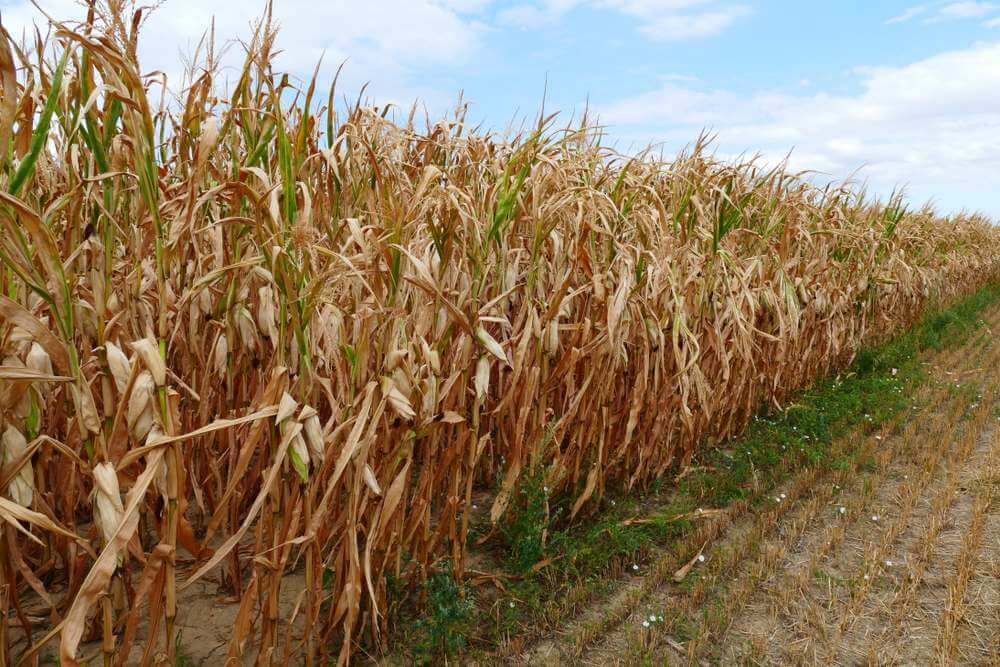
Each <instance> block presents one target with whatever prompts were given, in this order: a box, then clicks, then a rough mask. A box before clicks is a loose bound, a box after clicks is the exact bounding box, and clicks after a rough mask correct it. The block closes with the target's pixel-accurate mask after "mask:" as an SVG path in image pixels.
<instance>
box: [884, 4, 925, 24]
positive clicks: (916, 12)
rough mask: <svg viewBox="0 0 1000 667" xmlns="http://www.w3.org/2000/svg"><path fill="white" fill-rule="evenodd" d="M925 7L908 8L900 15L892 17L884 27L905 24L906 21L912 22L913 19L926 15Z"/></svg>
mask: <svg viewBox="0 0 1000 667" xmlns="http://www.w3.org/2000/svg"><path fill="white" fill-rule="evenodd" d="M926 13H927V6H926V5H917V6H916V7H910V8H908V9H906V10H904V11H903V13H902V14H898V15H896V16H893V17H892V18H891V19H889V20H888V21H886V25H892V24H894V23H906V22H907V21H912V20H913V19H915V18H917V17H919V16H921V15H923V14H926Z"/></svg>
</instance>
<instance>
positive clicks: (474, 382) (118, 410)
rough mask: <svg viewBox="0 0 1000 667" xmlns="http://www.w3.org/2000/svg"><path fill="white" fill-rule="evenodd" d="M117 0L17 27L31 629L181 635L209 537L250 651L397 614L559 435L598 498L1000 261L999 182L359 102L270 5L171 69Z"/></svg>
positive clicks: (300, 657)
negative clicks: (261, 16) (391, 584)
mask: <svg viewBox="0 0 1000 667" xmlns="http://www.w3.org/2000/svg"><path fill="white" fill-rule="evenodd" d="M125 9H126V6H125V5H123V4H122V3H121V1H120V0H108V1H107V3H104V4H101V3H98V6H96V7H94V8H92V9H91V12H90V16H89V18H88V19H87V20H86V21H84V22H83V23H80V24H75V23H74V24H69V23H55V24H53V25H52V29H51V32H50V36H49V38H48V39H43V38H42V37H37V39H35V42H34V43H31V44H26V45H18V44H17V43H15V42H14V41H13V40H11V39H10V38H9V37H5V38H4V39H2V40H0V84H2V93H0V148H2V151H0V152H2V155H0V186H2V187H0V226H2V227H0V229H2V232H0V259H2V268H0V291H2V295H0V360H2V364H0V411H2V412H0V431H2V446H3V456H2V465H3V467H2V479H0V489H2V498H0V517H2V519H3V520H4V521H3V528H2V530H0V573H2V576H3V584H4V588H3V592H2V594H0V605H2V608H0V662H2V663H3V664H12V663H14V662H16V661H17V660H19V659H22V658H23V659H27V660H31V659H33V656H37V655H38V651H39V648H40V647H41V646H42V644H43V642H45V641H49V640H51V639H53V638H58V641H59V643H60V647H59V653H60V657H61V659H62V664H63V665H73V664H77V661H78V660H79V659H80V658H79V654H80V645H81V642H83V641H87V640H95V639H101V640H102V650H103V651H104V653H105V659H106V662H107V663H108V664H111V663H114V664H122V663H123V662H124V661H125V660H126V658H127V657H128V656H130V655H131V656H132V659H135V658H136V657H137V656H138V655H139V654H142V655H144V656H145V659H146V660H152V659H153V657H154V656H155V655H156V654H157V652H160V651H162V652H163V653H165V654H166V656H167V657H168V658H169V659H173V658H174V657H175V656H174V651H175V641H174V637H175V634H176V628H175V621H176V618H177V616H178V615H179V614H184V613H185V610H184V608H183V604H180V605H179V604H178V600H179V599H183V589H184V587H185V586H186V585H188V584H189V583H190V582H192V581H194V580H197V579H199V578H200V577H202V576H203V575H205V574H206V573H212V574H213V576H218V577H219V578H220V579H221V580H222V581H224V582H225V583H226V584H227V585H228V586H229V587H230V588H231V590H232V591H233V592H234V593H236V594H238V595H239V596H241V602H240V605H241V606H240V613H239V615H238V617H237V621H236V624H235V626H234V628H233V635H232V642H231V645H230V648H229V656H230V657H231V658H236V659H240V660H242V659H244V657H249V656H255V655H256V656H259V659H260V660H262V661H264V662H267V661H274V662H279V663H282V664H288V663H290V662H292V663H296V664H298V663H300V662H303V661H304V662H306V663H307V664H316V663H317V661H320V660H321V659H322V660H326V659H338V660H340V661H341V662H344V661H347V660H348V659H349V658H350V656H351V655H352V653H353V651H354V650H356V648H357V646H358V645H359V642H365V643H367V644H368V646H370V647H373V648H375V649H379V648H381V647H383V646H384V642H385V630H386V623H387V610H388V607H389V603H390V600H389V599H388V594H387V583H386V582H387V575H389V574H391V575H392V578H393V579H394V580H395V581H400V582H405V581H411V582H413V581H418V580H420V579H421V578H423V577H426V576H427V571H428V566H429V565H430V564H432V563H433V562H435V561H436V560H437V559H438V558H441V557H446V558H448V560H449V562H451V563H452V565H453V567H454V568H455V574H456V575H457V576H460V577H461V576H462V574H463V557H464V552H465V545H466V543H467V536H468V531H469V524H470V519H469V513H468V512H467V511H466V509H467V508H469V507H470V505H471V502H470V498H471V494H472V492H473V489H474V488H477V487H484V488H492V489H493V491H494V493H495V495H494V497H495V501H494V502H493V505H492V507H491V509H490V512H489V520H490V521H492V522H493V523H494V524H497V523H499V522H503V521H505V510H506V508H507V505H508V503H509V501H510V498H511V494H512V493H513V492H514V491H515V490H516V489H517V488H518V483H519V479H520V478H521V476H522V475H526V474H528V472H529V468H530V469H532V471H533V472H532V474H534V472H537V470H539V468H538V467H537V466H542V468H541V470H543V471H544V472H543V475H544V482H545V484H546V485H547V486H548V487H549V489H550V490H551V493H552V494H553V495H554V496H558V497H562V498H565V499H567V500H566V502H567V509H568V510H569V511H568V512H567V514H572V515H574V516H575V515H578V514H580V513H581V512H586V511H588V510H589V509H590V508H592V507H593V506H594V504H595V502H596V501H597V500H598V499H599V498H600V497H601V495H602V494H603V493H604V491H605V489H606V488H608V487H609V486H610V485H614V486H615V487H617V488H625V489H632V488H636V487H641V486H642V485H644V484H645V483H647V482H649V481H650V480H652V479H654V478H656V477H657V476H658V475H661V474H662V473H664V471H666V470H667V469H668V467H670V466H671V465H675V464H677V463H683V462H684V461H686V460H687V459H688V458H689V457H690V456H691V455H692V453H693V451H694V450H695V448H696V447H697V446H698V445H699V443H704V442H706V441H715V440H719V439H722V438H726V437H729V436H732V435H733V434H735V433H738V432H739V431H740V429H741V428H742V427H743V426H744V425H745V424H746V422H747V420H748V418H749V416H750V415H751V413H752V412H753V411H754V410H756V409H757V407H758V406H760V405H761V404H762V403H766V402H771V401H780V400H781V399H782V397H784V396H786V395H787V394H788V393H789V392H790V391H792V390H794V389H796V388H798V387H801V386H802V385H804V384H805V383H807V382H809V381H810V380H812V379H813V378H816V377H817V375H819V374H821V373H824V372H826V371H828V370H830V369H832V368H836V367H839V366H841V365H843V364H844V363H846V362H847V361H848V360H849V359H851V357H852V355H853V354H854V353H855V351H856V350H857V349H858V347H859V346H860V345H861V344H862V343H864V342H868V341H871V340H872V339H874V338H879V337H883V336H885V335H888V334H890V333H892V332H894V331H898V330H899V329H900V328H902V327H905V326H907V325H908V324H910V323H911V322H913V321H914V319H915V318H916V317H918V315H919V314H920V313H921V311H922V310H923V309H924V308H925V306H926V305H928V304H930V303H937V302H943V301H947V300H949V299H952V298H954V297H956V296H958V295H961V294H964V293H967V292H969V291H971V290H973V289H975V288H977V287H979V286H981V285H983V284H984V283H986V282H987V281H990V280H993V279H995V278H996V277H997V276H998V269H1000V261H998V260H1000V256H998V247H1000V246H998V240H1000V237H998V234H997V231H996V230H995V229H994V228H993V227H992V226H991V224H990V223H989V222H988V221H987V220H985V219H983V218H981V217H977V216H975V215H958V216H952V217H939V216H937V215H936V214H935V213H934V212H933V211H932V210H930V209H929V208H928V209H924V210H913V211H907V210H905V209H904V208H903V206H902V203H901V200H900V199H899V198H893V199H892V200H891V201H889V202H888V203H879V202H877V201H874V200H871V199H869V198H867V197H865V196H863V195H862V194H860V193H859V192H857V191H856V190H852V189H850V188H848V187H846V186H844V187H828V188H825V189H819V188H817V187H815V186H814V185H811V184H810V183H809V182H808V181H807V180H804V179H803V178H801V177H799V176H797V175H794V174H790V173H788V172H787V171H786V170H785V169H784V168H782V167H776V168H765V167H763V166H761V165H760V164H759V163H757V162H755V161H752V160H751V161H743V162H738V163H724V162H720V161H718V160H716V159H715V158H714V157H713V156H712V155H711V154H710V153H709V152H708V151H707V150H706V147H705V146H704V144H703V143H701V142H699V143H698V144H697V145H696V146H695V147H694V148H693V149H692V150H690V151H687V152H685V153H683V154H682V155H680V156H679V157H677V158H676V159H674V160H672V161H663V160H662V159H659V158H657V157H656V156H654V155H651V154H643V155H640V156H638V157H629V156H625V155H621V154H618V153H616V152H615V151H613V150H611V149H609V148H607V147H606V146H603V145H601V140H600V132H599V131H598V130H597V129H596V128H595V127H593V126H592V125H591V124H589V123H588V122H587V121H584V122H582V123H579V124H574V125H571V126H568V127H561V126H558V125H557V124H556V122H557V121H556V119H554V118H540V119H539V120H538V122H537V124H533V125H532V126H531V127H530V128H528V129H525V130H523V131H521V132H517V133H511V134H509V135H506V136H503V137H501V136H496V135H491V134H485V133H483V132H481V131H478V130H475V129H472V128H470V127H468V126H467V125H466V124H465V122H464V119H465V116H464V108H463V107H459V108H458V109H457V110H456V112H455V114H454V115H453V116H450V117H449V118H447V119H445V120H442V121H440V122H434V123H432V122H430V121H428V122H426V123H425V124H424V125H423V126H422V127H423V128H424V129H420V127H421V126H418V125H417V124H416V123H415V122H414V120H413V115H412V114H411V117H410V119H409V120H408V121H407V122H405V123H399V122H394V121H393V120H392V118H393V116H391V115H389V114H386V113H385V110H380V109H376V108H369V107H366V106H364V105H362V104H360V103H357V104H354V105H347V106H345V107H342V108H341V107H340V106H339V105H338V108H337V109H336V111H334V110H333V109H332V107H333V106H334V105H333V100H334V90H333V89H332V88H331V89H330V90H329V92H328V93H327V92H326V91H322V92H321V91H319V90H317V87H316V85H315V79H314V80H313V81H312V82H309V83H307V84H305V85H303V86H301V87H296V85H295V84H293V83H292V82H291V81H290V79H289V78H288V77H286V76H283V75H281V74H278V73H275V72H274V71H273V70H272V61H273V56H274V53H275V51H274V48H275V47H274V35H275V33H274V31H273V30H272V28H271V26H270V25H269V24H268V23H267V22H263V23H261V25H260V26H259V27H258V29H257V31H256V33H255V34H254V37H253V39H252V40H251V41H250V42H249V43H248V44H246V45H245V49H244V50H245V58H244V65H243V68H242V71H241V72H240V74H239V77H238V78H237V79H235V83H234V84H231V85H230V86H228V88H223V87H222V86H220V85H218V84H217V83H216V81H215V72H216V70H217V65H216V63H215V62H214V58H215V56H214V52H213V51H212V50H211V49H209V50H208V51H206V53H207V60H206V62H204V63H201V64H200V65H199V66H198V67H195V68H192V69H190V70H189V79H190V81H189V84H190V85H186V86H185V87H184V91H183V94H182V95H181V97H180V99H179V101H178V102H177V103H176V104H171V103H170V102H169V101H168V102H164V101H163V98H164V95H163V94H162V77H161V76H159V75H154V76H143V74H142V73H141V72H140V70H139V66H138V64H137V60H136V56H135V53H136V45H137V39H138V36H137V32H138V26H140V25H141V22H142V20H141V19H142V14H141V12H136V13H135V14H130V13H129V12H126V11H124V10H125ZM539 443H548V444H547V445H546V447H545V449H544V450H540V448H539ZM497 480H499V486H498V488H497V483H498V482H497ZM189 554H190V555H189ZM192 556H193V559H192ZM180 557H183V558H185V559H189V560H194V561H195V565H194V566H193V567H192V568H190V569H189V570H188V569H185V570H184V571H182V572H178V571H177V558H180ZM293 570H294V571H298V572H303V573H304V580H305V587H304V590H303V591H302V592H301V595H300V597H299V598H298V600H299V603H300V604H299V606H298V608H297V614H296V615H295V618H294V619H293V618H290V617H283V615H282V614H281V613H279V604H278V600H279V595H280V589H281V587H282V586H283V574H285V573H288V572H291V571H293ZM140 625H142V627H145V628H146V629H145V630H143V631H141V632H140V630H139V628H140ZM143 634H144V635H145V636H146V637H149V639H147V640H143V642H140V641H138V640H136V637H137V636H141V635H143ZM142 643H145V644H146V646H145V648H143V647H142V646H141V644H142ZM171 664H172V663H171Z"/></svg>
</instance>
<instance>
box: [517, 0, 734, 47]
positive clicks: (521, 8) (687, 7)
mask: <svg viewBox="0 0 1000 667" xmlns="http://www.w3.org/2000/svg"><path fill="white" fill-rule="evenodd" d="M582 7H587V8H590V9H597V10H606V11H616V12H619V13H621V14H624V15H625V16H628V17H630V18H632V19H635V20H636V21H637V23H638V27H637V29H638V30H639V32H641V33H643V34H645V35H646V36H648V37H650V38H651V39H655V40H664V41H680V40H686V39H697V38H701V37H711V36H712V35H717V34H719V33H721V32H722V31H723V30H725V29H726V28H728V27H729V26H730V25H732V24H733V23H734V22H735V21H736V20H737V19H740V18H742V17H744V16H747V15H748V14H750V13H751V10H750V7H748V6H747V5H744V4H734V3H730V2H719V0H540V1H539V2H535V3H523V4H518V5H515V6H513V7H510V8H508V9H505V10H503V11H501V12H499V14H498V20H499V21H500V22H501V23H503V24H507V25H515V26H518V27H522V28H532V27H535V26H538V25H540V24H543V23H547V22H551V21H554V20H557V19H558V18H560V17H561V16H562V15H564V14H565V13H567V12H569V11H572V10H574V9H578V8H582Z"/></svg>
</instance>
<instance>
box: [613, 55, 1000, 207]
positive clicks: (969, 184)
mask: <svg viewBox="0 0 1000 667" xmlns="http://www.w3.org/2000/svg"><path fill="white" fill-rule="evenodd" d="M855 76H856V77H857V78H858V83H859V87H860V92H858V93H857V94H853V95H833V94H829V93H817V94H803V93H797V94H796V93H788V92H784V91H766V90H762V91H758V92H756V93H751V94H739V93H735V92H732V91H728V90H706V89H698V88H696V87H694V86H691V85H685V84H680V83H676V82H669V83H666V84H664V85H663V86H661V87H659V88H657V89H655V90H651V91H648V92H646V93H643V94H641V95H638V96H635V97H631V98H628V99H624V100H620V101H618V102H616V103H613V104H609V105H606V106H603V107H600V108H599V109H598V111H599V113H600V120H601V122H602V123H605V124H607V125H610V126H611V127H610V128H609V130H610V132H611V134H612V135H618V136H622V135H625V136H629V137H631V138H633V139H636V140H638V139H640V138H641V137H646V138H647V139H650V138H654V137H655V138H656V139H657V140H659V139H663V140H665V141H666V142H667V143H668V145H670V146H671V147H673V148H677V147H680V146H682V145H684V144H686V143H688V142H690V141H691V140H692V139H693V138H694V137H695V136H696V135H697V133H698V132H699V131H700V130H701V129H702V128H709V129H711V130H712V131H714V132H716V133H717V134H718V137H719V139H718V141H719V143H718V148H719V150H720V151H727V152H729V153H732V154H735V153H739V152H741V151H746V150H751V151H755V150H760V151H762V153H763V154H764V155H765V156H766V157H769V158H771V159H780V158H782V157H784V156H785V154H787V152H788V151H789V150H791V149H794V152H793V153H792V160H791V164H792V167H793V168H795V169H820V170H823V171H825V172H827V173H829V174H830V175H831V176H833V177H837V178H842V177H847V176H849V175H850V174H852V173H853V172H854V171H855V170H856V169H858V168H859V167H863V169H862V171H861V172H860V174H861V176H862V177H864V178H867V179H869V180H870V182H871V183H872V185H873V186H875V187H876V188H878V189H880V190H881V191H883V192H888V191H889V190H890V189H891V188H892V187H894V186H895V185H897V184H900V183H909V184H910V191H911V193H912V194H913V195H914V197H916V198H917V199H923V198H928V197H931V196H938V195H940V196H941V197H942V203H943V204H945V205H946V206H950V207H952V208H960V207H962V206H963V205H969V206H972V207H978V208H984V209H988V210H989V212H991V213H992V214H995V215H1000V200H997V199H996V196H995V193H996V192H997V191H998V189H1000V43H988V44H978V45H975V46H972V47H970V48H967V49H962V50H957V51H951V52H946V53H941V54H939V55H936V56H933V57H931V58H927V59H925V60H921V61H918V62H915V63H912V64H909V65H906V66H903V67H869V68H859V69H857V70H856V71H855ZM949 193H952V194H951V195H949ZM957 193H963V194H962V195H961V196H959V194H957Z"/></svg>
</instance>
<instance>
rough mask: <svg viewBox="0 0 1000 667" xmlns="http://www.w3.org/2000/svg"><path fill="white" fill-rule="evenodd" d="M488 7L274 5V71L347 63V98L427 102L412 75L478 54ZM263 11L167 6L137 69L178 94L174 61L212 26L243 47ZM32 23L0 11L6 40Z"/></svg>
mask: <svg viewBox="0 0 1000 667" xmlns="http://www.w3.org/2000/svg"><path fill="white" fill-rule="evenodd" d="M489 2H490V0H366V1H365V2H355V1H353V0H329V1H325V2H313V1H310V0H276V1H275V3H274V12H273V13H274V18H275V20H276V22H277V23H278V25H279V26H280V32H279V37H278V42H277V46H278V49H279V50H280V51H281V53H280V55H279V56H278V58H277V61H276V67H278V68H279V70H282V71H288V72H291V73H293V74H295V75H298V76H300V77H307V76H309V75H311V73H312V71H313V68H314V67H315V66H316V63H317V62H318V61H319V59H320V57H321V56H323V55H324V54H325V56H324V60H323V74H324V75H325V76H327V77H329V76H330V75H332V73H333V72H334V71H335V70H336V68H337V67H338V66H339V65H340V64H341V62H343V61H344V60H345V59H346V60H347V65H346V66H345V68H344V78H343V80H344V81H345V83H346V84H347V86H346V87H347V88H354V89H357V87H358V86H359V85H360V84H361V83H363V82H364V81H369V80H370V81H372V82H373V86H374V87H375V91H376V93H377V94H379V98H380V99H381V98H384V97H386V96H388V97H398V98H403V99H407V98H409V99H412V97H411V95H412V94H413V93H418V94H419V93H425V94H431V95H433V94H436V93H435V91H427V90H423V89H421V87H420V85H419V83H415V79H416V77H415V76H413V75H414V73H415V72H418V71H419V69H420V68H425V67H428V66H431V67H435V66H449V65H454V64H456V63H462V62H465V61H467V60H468V59H469V58H470V56H471V55H472V54H474V53H475V52H476V50H477V49H478V48H479V47H480V43H481V38H482V35H483V33H484V31H485V29H486V28H485V26H484V25H483V24H482V22H481V21H480V20H479V19H478V18H477V16H476V13H477V12H480V11H482V10H483V9H485V8H486V7H487V5H488V4H489ZM39 4H40V5H41V7H42V9H44V10H45V11H46V12H48V13H50V14H51V15H53V16H54V17H56V18H58V19H61V20H66V19H71V18H77V19H78V18H82V17H83V10H82V9H81V7H80V4H79V3H78V2H76V1H75V0H40V2H39ZM264 7H265V3H264V0H211V1H205V0H167V1H166V2H165V3H164V4H163V6H162V7H160V8H159V9H157V10H156V11H154V12H153V13H152V14H151V15H150V17H149V19H148V21H147V22H146V24H145V25H144V27H143V29H142V31H141V33H140V40H139V43H140V52H139V58H140V64H141V65H142V68H143V70H144V71H150V70H162V71H165V72H167V74H168V77H169V78H170V80H171V81H172V82H173V85H172V86H171V87H175V86H176V85H178V84H180V80H179V79H180V75H181V71H180V67H179V58H178V55H179V53H190V52H191V51H192V50H193V48H194V46H195V45H197V43H198V40H199V39H200V38H201V36H202V34H203V33H204V32H205V31H206V30H207V29H208V27H209V25H210V24H211V22H212V20H213V19H214V21H215V31H216V36H217V39H218V40H219V41H227V40H233V39H236V38H242V39H248V38H249V37H250V35H251V34H252V31H251V25H252V24H253V22H254V21H256V20H257V18H258V17H259V16H260V15H261V14H262V13H263V11H264ZM33 22H34V23H38V24H39V25H42V26H44V25H45V21H44V19H43V18H42V16H41V14H40V13H39V12H38V11H37V10H36V9H35V8H34V7H32V6H31V4H30V3H29V2H27V1H26V0H20V1H19V2H16V3H14V4H12V5H10V6H5V7H4V8H3V23H4V26H5V27H7V29H8V31H9V32H10V33H11V34H12V35H13V36H14V37H15V39H17V38H18V37H19V36H20V35H21V34H22V31H24V30H26V29H27V30H29V32H28V34H29V35H30V29H31V25H32V23H33ZM224 62H225V63H227V64H229V65H231V66H233V67H235V66H238V64H239V63H241V62H242V49H239V48H233V49H230V54H229V58H228V59H227V60H225V61H224ZM229 74H230V77H231V78H232V76H233V75H234V74H233V72H232V71H230V72H229ZM451 92H452V91H449V93H448V94H450V93H451ZM421 96H422V95H421Z"/></svg>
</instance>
